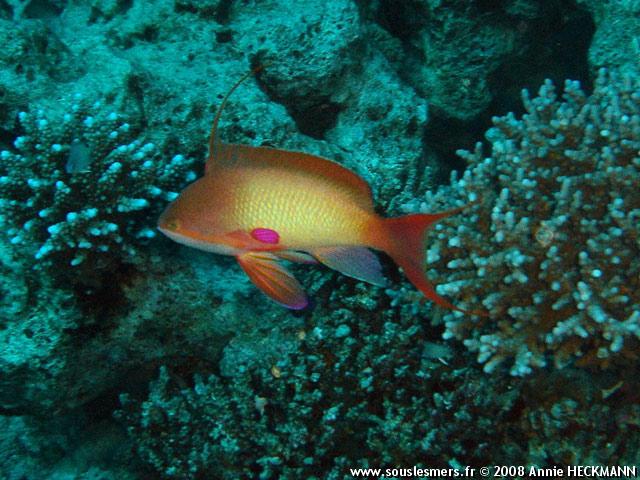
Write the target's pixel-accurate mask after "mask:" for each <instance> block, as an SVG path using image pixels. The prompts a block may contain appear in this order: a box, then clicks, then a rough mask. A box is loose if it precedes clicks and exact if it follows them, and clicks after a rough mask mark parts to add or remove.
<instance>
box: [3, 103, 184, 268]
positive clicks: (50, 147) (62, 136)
mask: <svg viewBox="0 0 640 480" xmlns="http://www.w3.org/2000/svg"><path fill="white" fill-rule="evenodd" d="M19 119H20V128H21V129H22V131H23V134H22V135H20V136H18V137H17V138H16V140H15V142H14V147H15V151H9V150H2V151H0V159H1V163H0V198H2V200H0V215H2V216H1V217H0V218H1V219H2V223H3V224H4V225H5V229H6V230H5V233H6V234H7V235H8V236H9V241H10V243H11V244H13V245H15V246H16V247H18V248H20V250H22V251H24V252H25V253H27V254H29V255H31V256H33V257H34V258H35V260H36V261H35V262H34V266H35V267H41V266H50V267H54V268H55V269H57V271H58V273H59V274H63V273H64V272H65V271H69V270H70V269H68V268H67V267H68V266H71V267H81V268H82V271H83V275H85V276H86V275H87V274H88V273H89V272H96V271H98V270H99V271H101V273H102V274H108V273H109V272H110V271H112V270H113V266H110V264H113V263H122V262H127V261H128V262H133V261H134V260H136V259H137V258H139V257H140V251H139V250H138V249H137V248H136V245H137V244H139V243H142V242H143V241H144V240H145V239H149V238H153V237H154V236H155V229H154V227H155V225H154V222H155V217H156V216H157V214H158V211H159V209H160V208H161V204H162V202H163V201H166V200H171V199H172V198H173V196H174V195H175V193H174V192H173V190H175V189H177V188H179V187H180V186H182V185H183V184H184V183H185V182H186V181H188V180H189V179H190V178H191V179H193V178H195V174H194V173H193V172H189V171H188V169H189V167H190V166H191V162H190V161H188V160H187V159H185V158H184V157H183V156H181V155H176V156H174V157H173V158H172V159H171V160H170V161H166V160H163V159H162V158H161V156H160V154H159V152H158V151H157V149H156V146H155V145H154V144H152V143H143V142H142V141H141V140H140V139H139V138H136V137H137V135H136V134H135V133H134V129H133V128H132V127H131V125H130V124H129V123H127V122H125V121H124V120H123V119H121V118H119V116H118V114H117V113H116V112H108V107H102V105H100V104H99V103H96V104H94V105H92V106H91V107H90V108H87V107H86V106H83V105H82V100H81V99H78V102H77V103H76V104H74V105H71V106H70V108H69V110H68V113H65V114H63V116H62V118H55V117H52V116H48V115H47V114H46V113H45V112H43V111H36V112H33V113H26V112H22V113H20V115H19ZM189 175H191V177H190V176H189ZM71 270H72V269H71Z"/></svg>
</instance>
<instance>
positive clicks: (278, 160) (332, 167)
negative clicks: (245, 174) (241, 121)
mask: <svg viewBox="0 0 640 480" xmlns="http://www.w3.org/2000/svg"><path fill="white" fill-rule="evenodd" d="M217 165H218V167H219V168H230V169H234V168H248V169H256V170H257V169H261V168H270V169H276V170H277V169H282V171H283V172H285V171H286V172H299V173H300V174H302V175H305V176H309V177H313V178H314V179H315V181H317V182H326V183H330V184H331V185H332V186H333V187H334V188H337V189H339V190H340V191H342V192H344V193H345V194H346V195H348V196H349V197H350V198H351V199H352V200H353V201H354V202H355V203H356V204H358V206H360V208H362V209H363V210H365V211H367V212H373V195H372V194H371V188H370V187H369V184H368V183H367V182H365V181H364V180H363V179H362V178H361V177H360V176H358V175H357V174H355V173H354V172H352V171H351V170H349V169H348V168H346V167H343V166H342V165H340V164H339V163H337V162H334V161H333V160H329V159H327V158H323V157H319V156H317V155H311V154H309V153H304V152H295V151H291V150H282V149H279V148H270V147H252V146H250V145H235V144H223V145H220V147H219V151H218V159H217ZM209 172H210V170H209ZM207 174H209V173H207Z"/></svg>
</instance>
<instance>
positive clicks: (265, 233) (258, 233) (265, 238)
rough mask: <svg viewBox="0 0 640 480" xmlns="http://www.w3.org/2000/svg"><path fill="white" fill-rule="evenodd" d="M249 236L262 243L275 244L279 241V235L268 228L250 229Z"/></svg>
mask: <svg viewBox="0 0 640 480" xmlns="http://www.w3.org/2000/svg"><path fill="white" fill-rule="evenodd" d="M251 236H252V237H253V238H254V239H256V240H258V241H259V242H262V243H270V244H276V243H278V242H279V241H280V235H278V232H276V231H275V230H271V229H270V228H254V229H253V230H251Z"/></svg>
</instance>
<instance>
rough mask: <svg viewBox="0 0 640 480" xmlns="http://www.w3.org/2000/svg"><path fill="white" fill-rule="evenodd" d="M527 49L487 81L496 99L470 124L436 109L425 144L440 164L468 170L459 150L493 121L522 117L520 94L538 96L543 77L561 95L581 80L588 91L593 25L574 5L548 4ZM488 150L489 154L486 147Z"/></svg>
mask: <svg viewBox="0 0 640 480" xmlns="http://www.w3.org/2000/svg"><path fill="white" fill-rule="evenodd" d="M529 31H530V32H531V33H530V38H528V39H527V43H528V47H527V48H526V50H525V51H524V52H523V53H522V54H521V55H519V56H516V57H513V58H511V59H509V60H508V61H507V62H505V63H504V64H503V65H502V66H501V67H500V68H498V69H497V70H496V71H495V72H493V74H492V75H491V76H490V77H489V82H490V86H491V90H492V92H493V100H492V102H491V103H490V104H489V106H488V107H487V108H486V109H485V110H484V111H483V112H481V113H480V114H479V115H478V116H476V117H475V118H474V119H472V120H470V121H460V120H456V119H452V118H448V117H446V116H444V115H442V112H438V111H436V110H433V111H432V112H431V116H430V119H429V122H428V124H427V126H426V132H425V144H426V145H428V147H429V148H430V149H431V150H432V151H433V152H435V153H436V154H437V155H438V156H439V158H440V160H441V161H442V162H443V163H444V164H446V165H447V166H449V167H450V168H451V169H454V170H462V169H464V168H465V164H464V161H463V160H462V159H460V157H458V155H456V153H455V152H456V150H457V149H461V148H462V149H467V150H473V149H474V147H475V143H476V142H478V141H482V142H486V141H485V138H484V133H485V132H486V130H488V129H489V128H491V127H492V126H493V124H492V121H491V118H492V117H493V116H502V115H505V114H506V113H508V112H513V113H515V114H516V116H520V115H522V114H523V113H524V106H523V104H522V90H523V89H528V90H529V92H530V94H531V96H532V97H533V96H535V95H536V93H537V91H538V89H539V88H540V86H541V85H542V84H543V83H544V81H545V79H547V78H549V79H551V80H552V81H553V82H554V84H555V85H556V87H557V90H558V92H561V91H562V89H563V85H564V81H565V80H566V79H571V80H578V81H580V83H581V84H582V85H583V86H584V87H586V88H585V90H588V89H589V88H590V81H589V67H588V60H587V54H588V49H589V45H590V44H591V40H592V37H593V35H594V33H595V24H594V22H593V19H592V18H591V16H590V15H589V14H588V13H587V12H585V11H584V10H581V9H579V8H578V7H577V6H576V5H575V4H573V2H572V3H571V5H568V4H566V3H559V2H549V3H545V7H544V11H543V13H542V15H541V16H540V18H538V19H537V20H535V21H533V22H532V24H531V25H530V27H529ZM485 151H486V152H487V153H488V152H489V149H488V145H487V148H486V149H485Z"/></svg>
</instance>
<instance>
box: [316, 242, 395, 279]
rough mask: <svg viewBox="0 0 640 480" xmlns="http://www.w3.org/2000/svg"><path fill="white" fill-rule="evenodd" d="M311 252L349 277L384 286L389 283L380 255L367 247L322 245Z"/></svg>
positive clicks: (328, 265) (322, 261)
mask: <svg viewBox="0 0 640 480" xmlns="http://www.w3.org/2000/svg"><path fill="white" fill-rule="evenodd" d="M311 254H312V255H313V256H314V257H316V258H317V259H318V261H320V262H321V263H324V264H325V265H326V266H327V267H329V268H333V269H334V270H337V271H339V272H340V273H343V274H345V275H347V276H349V277H353V278H357V279H358V280H363V281H365V282H369V283H372V284H374V285H378V286H379V287H384V286H385V285H386V284H387V281H386V279H385V278H384V276H383V275H382V266H381V265H380V261H379V260H378V257H376V255H375V254H374V253H373V252H371V250H369V249H368V248H365V247H322V248H316V249H314V250H313V251H312V252H311Z"/></svg>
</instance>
